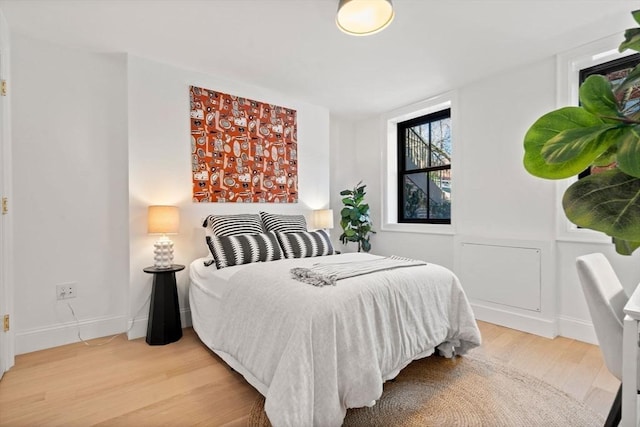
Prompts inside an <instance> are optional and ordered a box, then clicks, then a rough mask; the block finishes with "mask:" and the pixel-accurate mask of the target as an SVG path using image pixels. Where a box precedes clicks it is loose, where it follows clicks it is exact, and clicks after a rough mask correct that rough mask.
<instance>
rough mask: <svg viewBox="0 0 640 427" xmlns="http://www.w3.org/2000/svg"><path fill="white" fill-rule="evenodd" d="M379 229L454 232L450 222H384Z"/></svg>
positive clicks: (401, 231) (427, 232)
mask: <svg viewBox="0 0 640 427" xmlns="http://www.w3.org/2000/svg"><path fill="white" fill-rule="evenodd" d="M380 230H381V231H392V232H398V233H420V234H443V235H450V236H453V235H454V234H455V229H454V227H453V226H452V225H451V224H405V223H403V224H400V223H386V224H382V226H381V227H380Z"/></svg>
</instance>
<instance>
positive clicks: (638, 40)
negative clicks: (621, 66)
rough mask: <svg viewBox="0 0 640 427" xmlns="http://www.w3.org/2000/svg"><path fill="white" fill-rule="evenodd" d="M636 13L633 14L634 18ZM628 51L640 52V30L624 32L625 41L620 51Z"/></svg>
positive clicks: (632, 29)
mask: <svg viewBox="0 0 640 427" xmlns="http://www.w3.org/2000/svg"><path fill="white" fill-rule="evenodd" d="M636 12H637V11H636ZM636 12H633V13H634V15H633V16H634V18H635V17H636V15H635V13H636ZM627 49H631V50H636V51H640V28H630V29H628V30H627V31H625V32H624V41H623V42H622V43H620V46H619V47H618V51H620V52H623V51H625V50H627Z"/></svg>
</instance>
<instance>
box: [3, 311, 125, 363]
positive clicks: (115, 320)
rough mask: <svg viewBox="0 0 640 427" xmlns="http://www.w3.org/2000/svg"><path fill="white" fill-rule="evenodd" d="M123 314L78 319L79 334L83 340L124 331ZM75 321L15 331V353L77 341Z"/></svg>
mask: <svg viewBox="0 0 640 427" xmlns="http://www.w3.org/2000/svg"><path fill="white" fill-rule="evenodd" d="M126 321H127V320H126V317H125V316H116V317H102V318H94V319H87V320H81V321H79V324H80V335H81V336H82V339H84V340H90V339H94V338H100V337H106V336H109V335H115V334H119V333H122V332H124V331H125V325H126ZM79 341H80V340H79V339H78V326H77V324H76V322H75V321H70V322H65V323H61V324H58V325H55V326H47V327H44V328H35V329H31V330H27V331H23V332H18V333H16V354H24V353H30V352H32V351H38V350H44V349H47V348H52V347H58V346H61V345H65V344H71V343H75V342H79Z"/></svg>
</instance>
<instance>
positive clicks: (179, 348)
mask: <svg viewBox="0 0 640 427" xmlns="http://www.w3.org/2000/svg"><path fill="white" fill-rule="evenodd" d="M479 325H480V329H481V331H482V337H483V345H482V347H480V348H479V349H476V350H474V352H475V353H480V354H483V355H485V356H487V357H491V358H494V359H499V360H501V361H503V362H504V363H505V364H506V365H509V366H511V367H514V368H517V369H519V370H521V371H524V372H527V373H529V374H532V375H534V376H536V377H538V378H541V379H542V380H544V381H547V382H548V383H550V384H553V385H554V386H556V387H558V388H560V389H561V390H564V391H565V392H567V393H568V394H570V395H572V396H574V397H575V398H577V399H579V400H582V401H584V402H586V403H587V404H588V405H589V406H591V407H592V408H594V409H595V410H596V411H597V412H599V413H601V414H603V416H604V415H606V413H607V412H608V410H609V406H610V405H611V402H612V401H613V398H614V396H615V393H616V391H617V388H618V385H619V382H618V380H617V379H616V378H615V377H613V376H612V375H611V374H609V372H608V371H607V370H606V367H605V366H604V363H603V360H602V357H601V355H600V351H599V349H598V347H596V346H593V345H589V344H585V343H582V342H579V341H575V340H570V339H566V338H556V339H554V340H549V339H545V338H541V337H538V336H535V335H530V334H527V333H524V332H519V331H515V330H512V329H508V328H503V327H500V326H496V325H492V324H490V323H484V322H479ZM101 341H102V340H94V341H92V343H100V342H101ZM257 395H258V393H257V392H256V391H255V390H254V389H253V388H252V387H251V386H249V385H248V384H247V383H246V382H245V381H244V379H243V378H242V377H241V376H240V375H238V374H236V373H234V372H232V371H231V370H229V369H228V367H227V366H226V364H225V363H224V362H222V361H221V360H220V359H219V358H218V357H216V356H215V355H214V354H213V353H211V352H210V351H209V350H208V349H207V348H206V347H205V346H204V345H202V344H201V343H200V341H199V340H198V338H197V336H196V335H195V333H194V332H193V330H192V329H190V328H189V329H185V330H184V336H183V338H182V339H181V340H180V341H178V342H176V343H173V344H169V345H166V346H153V347H152V346H148V345H147V344H146V343H145V341H144V339H138V340H133V341H127V340H126V338H125V337H124V336H120V337H118V338H116V339H115V340H114V341H112V342H111V343H109V344H107V345H104V346H100V347H87V346H85V345H84V344H82V343H78V344H71V345H66V346H63V347H57V348H53V349H49V350H43V351H38V352H34V353H29V354H24V355H20V356H17V357H16V364H15V366H14V367H13V368H11V370H9V372H7V373H5V375H4V378H3V379H2V381H0V425H2V426H33V425H39V426H43V425H63V426H87V425H118V426H133V425H135V426H156V425H181V426H184V425H210V426H227V427H230V426H244V425H245V424H246V419H247V414H248V413H249V408H250V407H251V404H252V402H253V401H254V400H255V398H256V396H257Z"/></svg>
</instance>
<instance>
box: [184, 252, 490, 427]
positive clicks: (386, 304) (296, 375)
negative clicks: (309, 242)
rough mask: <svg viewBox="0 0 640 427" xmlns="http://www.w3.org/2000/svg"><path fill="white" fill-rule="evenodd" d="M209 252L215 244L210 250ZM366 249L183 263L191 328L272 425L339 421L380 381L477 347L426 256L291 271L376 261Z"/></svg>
mask: <svg viewBox="0 0 640 427" xmlns="http://www.w3.org/2000/svg"><path fill="white" fill-rule="evenodd" d="M212 250H213V249H212ZM382 259H383V257H380V256H376V255H372V254H365V253H346V254H338V255H327V256H314V257H303V258H293V259H279V260H274V261H269V262H251V263H246V264H241V265H233V266H226V268H220V269H216V267H215V266H206V264H208V263H210V261H209V262H208V261H207V259H205V258H201V259H196V260H194V261H193V262H192V263H191V265H190V269H189V276H190V286H189V304H190V307H191V316H192V322H193V328H194V330H195V331H196V333H197V334H198V336H199V338H200V339H201V341H202V342H203V343H204V344H205V345H206V346H208V347H209V348H210V349H211V350H212V351H214V352H215V353H216V354H217V355H218V356H220V357H221V358H222V359H223V360H224V361H225V362H226V363H227V364H228V365H229V366H230V367H231V368H233V369H235V370H236V371H238V372H239V373H241V374H242V375H243V376H244V377H245V379H246V380H247V381H248V382H249V383H250V384H251V385H252V386H253V387H255V388H256V389H257V390H258V391H259V392H260V393H261V394H262V395H264V396H265V411H266V414H267V416H268V417H269V419H270V421H271V423H272V424H273V425H274V426H276V427H279V426H339V425H341V424H342V421H343V419H344V416H345V414H346V410H347V408H356V407H363V406H370V405H373V404H375V401H376V400H377V399H379V398H380V396H381V394H382V386H383V383H384V381H386V380H389V379H392V378H394V377H395V376H396V375H397V374H398V373H399V372H400V370H402V368H404V367H405V366H407V365H408V364H409V363H410V362H411V361H413V360H415V359H419V358H423V357H427V356H429V355H431V354H433V353H434V352H436V351H438V350H439V351H440V352H441V354H443V355H445V356H448V357H452V356H453V355H454V354H458V355H461V354H464V353H465V352H466V351H468V350H469V349H471V348H473V347H476V346H478V345H480V333H479V330H478V327H477V325H476V322H475V319H474V316H473V312H472V310H471V308H470V306H469V303H468V301H467V298H466V296H465V294H464V291H463V289H462V287H461V285H460V283H459V281H458V279H457V278H456V276H455V275H454V274H453V273H452V272H451V271H449V270H448V269H446V268H444V267H442V266H439V265H436V264H432V263H426V264H424V265H417V266H411V267H407V268H396V269H389V270H384V271H378V272H375V273H369V274H362V275H357V276H355V277H350V278H345V279H343V280H339V281H338V282H337V284H336V285H335V286H322V287H319V286H312V285H310V284H308V283H303V282H300V281H298V280H296V279H294V278H293V277H292V275H291V270H292V269H294V268H312V267H313V266H314V265H316V264H343V263H360V262H362V261H372V262H377V261H378V260H380V261H381V260H382Z"/></svg>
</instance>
